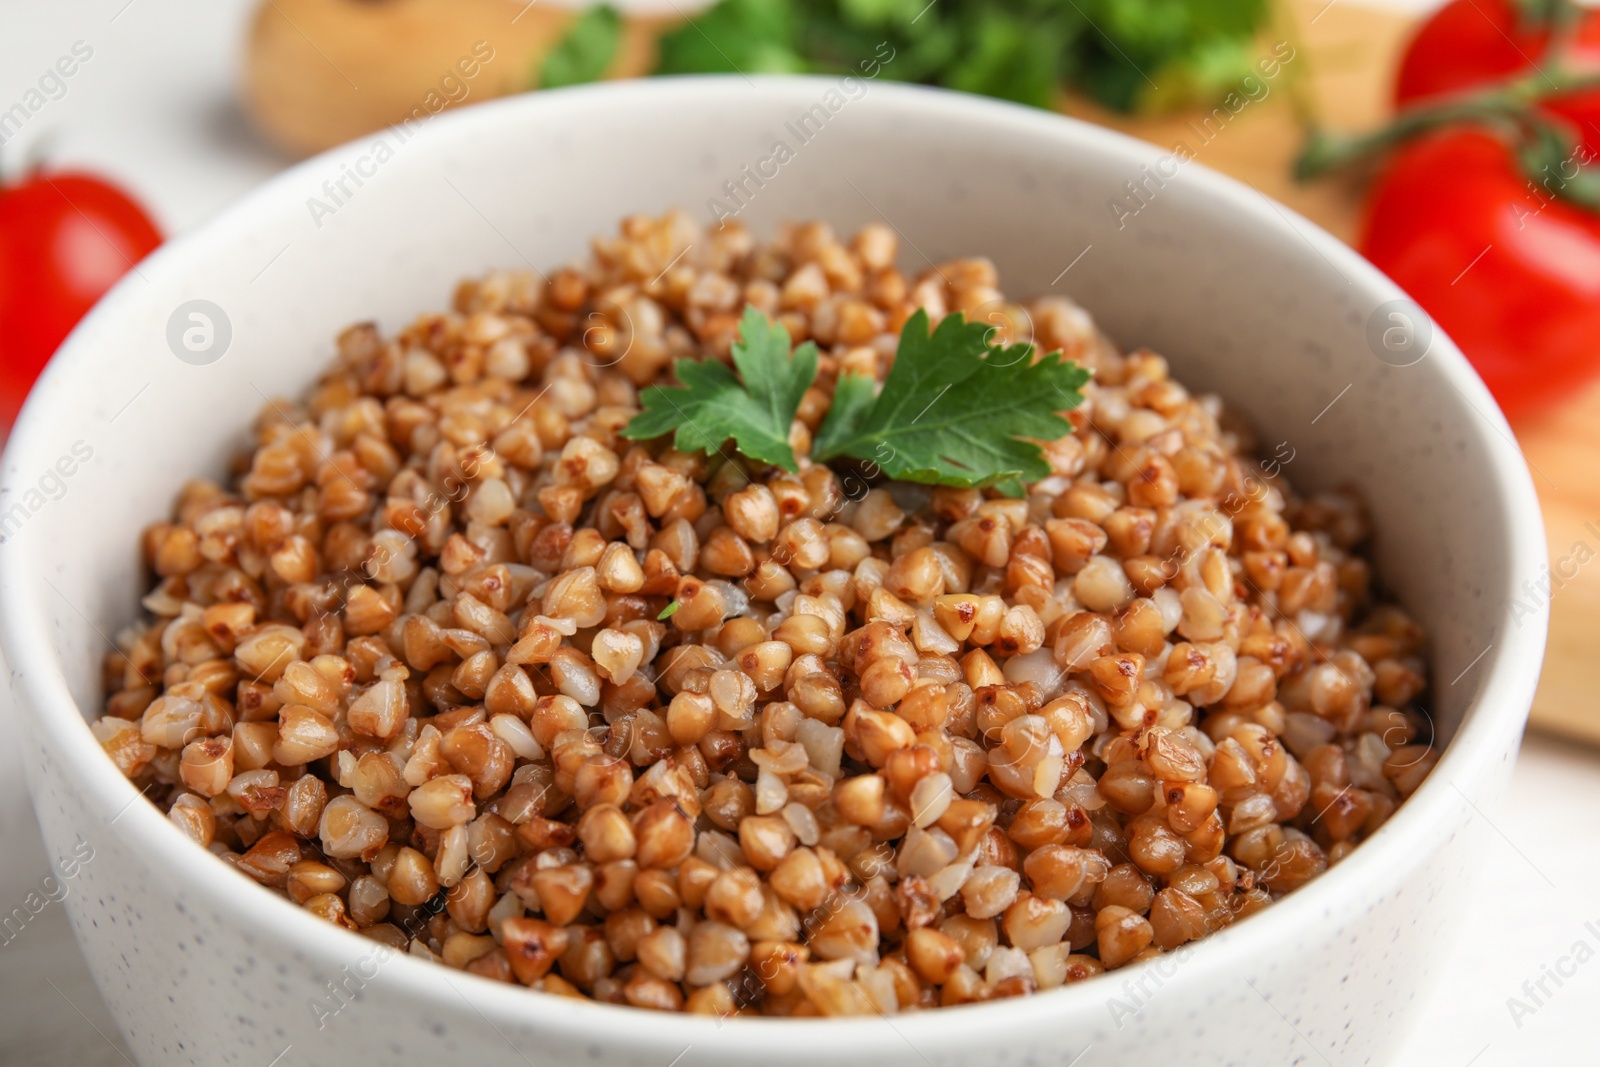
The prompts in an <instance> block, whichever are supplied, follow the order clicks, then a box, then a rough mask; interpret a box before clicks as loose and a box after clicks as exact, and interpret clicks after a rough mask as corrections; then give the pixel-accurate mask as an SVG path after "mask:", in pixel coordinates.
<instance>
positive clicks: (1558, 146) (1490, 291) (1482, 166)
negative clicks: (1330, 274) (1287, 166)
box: [1297, 0, 1600, 419]
mask: <svg viewBox="0 0 1600 1067" xmlns="http://www.w3.org/2000/svg"><path fill="white" fill-rule="evenodd" d="M1395 99H1396V102H1397V104H1399V105H1400V111H1399V113H1398V114H1397V116H1396V117H1395V119H1394V120H1393V122H1392V123H1391V124H1390V125H1389V126H1388V127H1386V128H1384V129H1381V130H1379V131H1377V132H1375V133H1372V134H1368V135H1366V136H1363V137H1356V138H1340V137H1336V136H1332V135H1328V134H1326V133H1321V132H1314V133H1313V135H1312V137H1311V140H1310V142H1309V143H1308V145H1307V147H1306V151H1305V152H1304V153H1303V154H1302V156H1301V158H1300V160H1299V163H1298V164H1297V171H1298V173H1299V174H1301V175H1302V176H1314V175H1316V174H1319V173H1322V172H1324V171H1326V170H1329V169H1331V168H1333V167H1337V166H1340V165H1343V164H1345V163H1349V162H1352V161H1354V160H1357V159H1361V158H1365V157H1368V156H1372V155H1376V154H1379V153H1383V152H1388V153H1390V158H1389V159H1388V162H1387V164H1386V165H1385V167H1384V168H1383V170H1382V171H1381V172H1380V174H1379V176H1378V178H1377V180H1376V182H1375V183H1374V185H1373V187H1372V190H1371V192H1370V194H1369V197H1368V202H1367V211H1366V216H1365V222H1364V225H1363V228H1362V232H1361V235H1360V238H1359V248H1360V250H1361V252H1362V253H1363V254H1364V255H1365V256H1366V257H1367V258H1368V259H1370V260H1371V261H1372V262H1373V263H1374V264H1375V265H1376V266H1378V267H1379V268H1380V269H1381V270H1383V271H1384V272H1385V273H1387V274H1388V275H1389V276H1390V277H1391V278H1393V279H1394V280H1395V281H1396V282H1397V283H1398V284H1399V285H1400V286H1401V287H1402V288H1403V289H1405V290H1406V292H1407V293H1409V294H1410V295H1411V297H1412V299H1414V300H1415V301H1416V302H1417V303H1418V304H1419V305H1420V306H1421V307H1422V308H1423V309H1424V310H1425V311H1427V312H1428V314H1429V315H1430V316H1431V317H1432V318H1433V319H1434V321H1435V322H1437V323H1438V324H1439V326H1440V327H1442V328H1443V329H1444V330H1445V331H1446V332H1447V333H1448V334H1449V335H1450V336H1451V337H1452V338H1453V339H1454V340H1455V342H1456V343H1457V344H1458V345H1459V346H1460V347H1461V350H1462V352H1464V353H1465V354H1466V356H1467V358H1468V359H1469V360H1471V361H1472V364H1473V366H1474V367H1475V368H1476V369H1477V371H1478V373H1479V374H1480V375H1481V376H1482V377H1483V379H1484V382H1485V384H1487V385H1488V386H1489V389H1490V391H1491V392H1492V393H1494V396H1495V398H1496V399H1497V400H1498V401H1499V403H1500V406H1501V407H1502V408H1503V409H1504V410H1505V411H1506V413H1507V415H1508V416H1510V417H1512V418H1514V419H1515V418H1521V417H1525V416H1527V415H1529V414H1532V413H1535V412H1537V411H1539V410H1541V409H1544V408H1546V407H1548V406H1550V405H1552V404H1553V403H1555V402H1556V401H1558V400H1559V399H1561V398H1563V397H1565V396H1568V395H1570V394H1571V393H1572V392H1573V391H1574V389H1575V388H1576V387H1578V386H1580V385H1582V384H1584V383H1585V382H1587V381H1588V380H1589V379H1591V378H1593V377H1595V376H1596V375H1597V374H1600V170H1596V168H1595V166H1594V165H1595V164H1596V163H1600V12H1597V11H1592V10H1590V9H1587V8H1583V7H1580V6H1579V5H1577V4H1576V3H1574V2H1572V0H1453V2H1451V3H1449V4H1447V5H1445V7H1443V8H1441V9H1440V10H1439V11H1438V12H1436V13H1435V14H1434V15H1433V16H1432V17H1431V18H1429V19H1428V20H1427V21H1426V22H1425V23H1424V24H1423V25H1422V26H1421V28H1420V29H1419V30H1418V31H1417V33H1416V35H1415V36H1414V37H1413V39H1412V41H1411V43H1410V44H1409V46H1408V47H1407V49H1406V51H1405V54H1404V56H1403V58H1402V61H1401V64H1400V69H1399V72H1398V76H1397V80H1396V87H1395Z"/></svg>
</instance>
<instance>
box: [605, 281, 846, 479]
mask: <svg viewBox="0 0 1600 1067" xmlns="http://www.w3.org/2000/svg"><path fill="white" fill-rule="evenodd" d="M733 365H734V366H735V367H736V368H738V371H739V375H738V377H735V376H734V373H733V371H731V370H729V369H728V367H727V366H726V365H725V364H723V363H719V362H718V361H716V360H714V359H708V360H692V359H680V360H678V361H677V363H675V364H674V365H673V373H674V374H675V375H676V376H677V378H678V381H680V382H682V383H683V384H682V385H681V386H665V385H656V386H651V387H650V388H649V389H646V390H645V391H644V392H643V393H641V394H639V400H640V402H641V403H642V405H643V408H644V410H643V411H641V412H639V414H637V415H635V416H634V417H633V419H632V421H630V422H629V423H628V425H627V426H626V427H624V428H623V430H622V435H623V436H624V437H627V438H630V439H632V440H635V441H638V440H648V439H649V438H652V437H661V436H664V435H666V434H668V433H672V434H674V435H675V436H674V438H673V444H674V446H675V447H677V448H679V449H682V450H683V451H685V452H716V451H718V450H720V449H721V448H722V444H723V442H724V441H727V440H729V439H730V438H731V439H732V440H733V442H734V443H735V444H736V445H737V446H738V449H739V451H740V452H742V453H743V454H744V455H746V456H749V457H750V458H752V459H755V460H759V461H761V462H762V463H770V464H772V465H773V466H776V467H782V468H783V469H784V470H787V471H790V472H793V473H799V471H800V465H799V464H798V463H797V462H795V458H794V451H793V449H791V448H790V447H789V427H790V426H791V425H792V424H793V422H794V415H795V412H796V411H798V410H799V409H800V398H801V397H803V396H804V395H805V392H806V389H807V388H809V387H810V385H811V382H812V380H813V379H815V378H816V376H817V346H816V345H814V344H812V343H811V342H810V341H807V342H806V343H805V344H803V345H801V346H800V347H799V348H796V349H794V351H793V353H791V352H790V350H789V331H788V330H786V329H784V328H783V327H782V326H781V325H777V324H774V323H772V322H770V321H768V319H767V317H766V316H765V315H763V314H761V312H759V311H757V310H756V309H755V308H753V307H747V308H745V311H744V318H743V319H741V320H740V322H739V340H737V341H735V342H734V344H733ZM741 379H742V384H741Z"/></svg>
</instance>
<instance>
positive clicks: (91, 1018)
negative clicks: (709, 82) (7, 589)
mask: <svg viewBox="0 0 1600 1067" xmlns="http://www.w3.org/2000/svg"><path fill="white" fill-rule="evenodd" d="M1389 2H1390V3H1391V4H1392V6H1399V7H1406V8H1413V9H1420V8H1426V7H1429V6H1431V0H1389ZM622 6H656V7H659V6H661V5H660V4H659V3H656V2H655V0H636V2H635V3H634V4H633V5H629V4H624V5H622ZM252 7H253V3H252V0H187V2H184V0H73V2H60V0H55V2H47V0H0V110H4V109H5V108H6V107H9V106H10V104H11V103H13V102H15V101H16V100H18V99H20V98H21V96H22V94H23V93H24V92H25V91H26V90H27V89H28V88H29V87H30V86H31V85H32V84H34V82H35V81H36V80H37V78H38V76H39V74H40V73H42V72H43V71H44V70H45V69H46V67H48V66H49V65H51V64H52V63H53V62H54V61H55V59H56V57H57V56H60V55H62V54H63V53H65V52H67V51H68V50H69V49H70V48H71V47H72V45H73V43H74V42H76V41H80V40H81V41H85V42H87V43H88V44H89V45H90V46H91V47H93V48H94V56H93V59H92V61H90V62H89V63H86V64H85V65H84V66H83V68H82V70H80V71H79V72H78V74H77V75H76V76H75V77H74V78H73V79H72V80H71V82H70V83H69V90H68V92H67V94H66V96H64V97H63V98H62V99H60V100H56V101H52V102H51V103H50V104H49V105H48V106H47V107H46V108H45V109H44V110H43V111H41V112H40V113H39V114H38V115H36V116H35V117H34V118H33V119H32V120H31V121H30V123H29V124H28V126H27V127H25V128H24V130H23V131H22V135H21V136H19V137H17V138H16V139H15V140H14V141H13V142H12V143H11V144H8V145H7V146H6V148H5V153H6V155H7V157H9V158H10V159H11V160H12V162H11V163H10V164H9V165H10V166H14V165H15V162H14V160H15V157H16V156H17V155H19V154H25V153H26V152H27V151H28V149H29V147H30V145H32V144H33V143H34V142H35V141H36V140H37V139H39V138H40V137H42V136H48V137H49V138H50V140H49V143H48V149H49V153H48V154H49V157H50V159H51V160H52V161H53V162H55V163H57V164H61V165H68V164H81V165H85V166H88V167H91V168H96V169H100V170H103V171H104V172H106V173H108V174H112V175H115V176H116V178H117V180H118V181H119V182H121V183H122V184H123V185H124V186H125V187H127V188H128V189H130V190H131V191H132V192H133V193H134V194H135V195H136V196H138V197H139V198H140V199H141V200H142V202H144V203H145V204H146V205H148V206H149V207H150V209H151V210H152V211H153V213H154V214H155V216H156V217H157V219H158V221H159V222H160V224H161V226H162V227H163V229H164V230H165V232H167V233H169V234H170V233H175V232H179V231H181V230H183V229H185V228H188V227H191V226H193V225H195V224H196V223H197V222H199V221H201V220H203V219H204V218H206V217H207V216H209V215H210V214H212V213H213V212H215V211H216V210H217V209H219V208H221V207H222V206H224V205H226V204H228V203H229V202H231V201H232V200H234V199H235V198H237V197H238V196H239V195H240V194H242V193H244V192H245V191H246V190H248V189H250V188H251V187H252V186H254V185H255V184H256V183H258V182H260V181H261V180H263V179H264V178H266V177H268V176H270V175H271V174H273V173H274V172H275V171H277V170H278V169H280V168H281V167H283V166H285V165H286V164H287V163H288V162H289V161H288V160H286V159H284V158H282V157H281V156H279V155H278V154H276V153H275V152H274V151H273V150H272V149H270V148H268V147H266V146H264V145H263V144H262V143H261V142H259V141H258V140H256V139H255V137H254V136H253V135H252V134H251V132H250V130H249V129H248V127H247V126H246V124H245V122H244V120H243V117H242V116H241V115H240V114H239V111H238V106H237V104H236V103H235V97H234V92H233V86H234V80H235V77H236V71H237V66H238V52H239V48H240V43H239V42H240V41H241V38H242V33H243V28H244V23H245V19H246V17H247V15H248V13H249V11H250V10H251V8H252ZM6 165H8V164H7V163H6V161H5V160H0V166H6ZM3 703H4V698H3V697H0V704H3ZM8 714H9V712H8V711H6V710H5V709H4V708H3V707H0V736H4V717H5V716H6V715H8ZM21 770H22V769H21V767H20V765H18V763H17V756H16V754H15V753H14V752H13V751H12V750H10V749H9V748H3V747H0V913H4V912H8V911H10V910H11V908H12V907H13V906H15V905H16V904H18V903H20V902H21V901H22V899H23V898H24V897H25V896H26V895H27V894H28V892H30V891H31V890H33V889H35V888H36V887H37V886H38V885H39V882H40V879H41V878H43V877H44V876H45V875H46V873H48V865H47V860H46V858H45V854H44V849H43V846H42V844H41V843H40V841H39V837H38V832H37V830H36V828H35V826H34V823H33V817H32V813H31V811H30V810H29V808H28V803H27V798H26V795H25V793H24V791H23V789H22V785H21ZM1485 815H1486V817H1487V818H1489V819H1492V820H1493V823H1494V827H1495V829H1496V831H1498V832H1497V833H1496V834H1495V835H1493V837H1492V845H1491V846H1490V848H1489V850H1488V852H1487V853H1486V854H1485V855H1484V857H1483V862H1482V864H1481V870H1480V873H1479V876H1478V882H1477V884H1476V889H1475V896H1474V902H1473V904H1472V911H1471V915H1470V917H1469V918H1468V920H1467V921H1466V922H1465V923H1463V924H1462V927H1461V929H1462V936H1461V939H1460V941H1459V943H1458V944H1457V945H1456V946H1455V947H1454V948H1453V949H1452V950H1451V956H1452V958H1451V959H1450V960H1449V961H1447V965H1446V966H1445V967H1444V968H1443V969H1442V973H1443V974H1444V978H1443V979H1442V981H1441V982H1440V983H1439V984H1438V986H1437V987H1435V988H1433V989H1431V990H1426V991H1424V993H1423V995H1422V996H1421V998H1420V999H1419V1006H1418V1008H1417V1009H1416V1011H1417V1017H1416V1026H1415V1031H1414V1034H1413V1036H1412V1038H1411V1039H1410V1041H1409V1043H1408V1044H1407V1045H1406V1046H1405V1047H1404V1048H1403V1049H1400V1050H1397V1055H1396V1057H1395V1059H1394V1061H1393V1062H1394V1063H1396V1064H1404V1065H1411V1064H1425V1065H1430V1067H1431V1065H1439V1067H1469V1065H1470V1067H1516V1065H1523V1064H1531V1063H1550V1064H1555V1063H1593V1062H1600V1050H1597V1043H1600V1042H1597V1039H1600V1022H1597V1012H1596V1007H1597V1006H1600V958H1597V959H1591V960H1589V961H1588V962H1587V963H1585V964H1583V965H1581V966H1579V967H1578V969H1577V972H1576V974H1575V975H1574V976H1573V977H1570V978H1567V979H1565V980H1564V984H1562V985H1561V987H1560V988H1559V989H1557V988H1556V987H1555V985H1554V983H1551V982H1548V981H1547V986H1546V988H1547V989H1549V990H1551V991H1552V992H1553V993H1554V995H1553V996H1551V997H1549V998H1548V999H1544V1003H1543V1004H1542V1005H1540V1006H1538V1007H1537V1009H1536V1010H1535V1011H1533V1012H1532V1013H1523V1014H1522V1015H1521V1017H1520V1018H1517V1017H1514V1016H1513V1014H1512V1010H1511V1005H1510V1003H1509V1002H1510V999H1511V998H1513V997H1516V998H1524V997H1525V994H1524V992H1523V983H1524V982H1527V981H1530V980H1531V981H1534V982H1537V981H1538V980H1539V979H1540V977H1541V975H1542V974H1543V973H1544V969H1545V968H1546V967H1549V966H1553V965H1555V964H1556V963H1557V961H1558V960H1560V959H1561V958H1562V957H1564V956H1566V955H1568V954H1569V953H1572V952H1573V951H1574V948H1575V946H1576V943H1577V942H1579V941H1584V942H1587V945H1588V948H1589V954H1590V955H1592V954H1593V953H1594V951H1595V950H1600V894H1596V893H1595V887H1596V886H1600V753H1596V752H1595V751H1593V750H1585V749H1582V748H1577V747H1575V746H1571V745H1566V744H1561V743H1558V742H1555V741H1551V740H1547V739H1544V738H1538V737H1533V738H1530V739H1529V740H1528V741H1527V742H1526V743H1525V745H1524V748H1523V752H1522V755H1521V757H1520V758H1519V760H1518V762H1517V765H1516V771H1515V778H1514V781H1513V784H1512V788H1511V792H1510V795H1509V796H1508V798H1507V799H1506V801H1505V803H1504V805H1503V806H1502V807H1500V808H1499V809H1497V810H1493V811H1489V812H1486V813H1485ZM1586 924H1593V928H1586ZM1569 969H1570V968H1569ZM1530 1003H1531V1002H1530ZM125 1063H131V1060H129V1059H128V1058H127V1056H126V1052H125V1050H124V1049H123V1048H122V1047H121V1045H120V1043H119V1041H118V1038H117V1036H116V1030H115V1026H114V1024H113V1023H112V1022H111V1019H110V1016H109V1014H108V1013H107V1011H106V1009H105V1007H104V1005H103V1004H102V1003H101V1002H100V999H99V996H98V994H97V993H96V992H95V988H94V984H93V982H92V980H91V979H90V977H89V974H88V971H87V969H86V968H85V966H84V964H83V962H82V959H81V958H80V956H79V955H78V951H77V947H76V945H75V944H74V943H73V940H72V936H71V933H70V931H69V930H68V928H67V923H66V918H65V915H64V913H63V911H62V908H61V906H60V905H50V906H49V907H47V908H46V909H45V910H44V911H43V912H41V913H40V914H39V916H38V917H37V918H36V919H35V920H34V921H33V922H31V923H30V924H29V925H28V926H27V927H26V928H25V929H24V930H23V931H22V933H21V935H20V936H18V937H16V938H15V939H14V940H12V941H11V942H9V943H7V944H4V945H0V1065H12V1064H17V1065H39V1067H53V1065H73V1067H102V1065H105V1067H109V1065H113V1064H125ZM284 1067H291V1065H289V1064H285V1065H284ZM1083 1067H1097V1065H1095V1064H1093V1063H1091V1062H1086V1063H1085V1064H1084V1065H1083ZM1338 1067H1344V1065H1338Z"/></svg>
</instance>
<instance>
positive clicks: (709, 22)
mask: <svg viewBox="0 0 1600 1067" xmlns="http://www.w3.org/2000/svg"><path fill="white" fill-rule="evenodd" d="M796 34H797V29H796V25H795V16H794V11H793V9H792V7H791V6H790V3H789V0H722V2H721V3H719V4H717V5H716V6H714V7H712V8H710V9H709V10H706V11H703V12H700V13H698V14H696V15H694V16H693V17H692V18H690V19H689V21H687V22H686V23H684V24H683V25H682V26H679V27H677V28H676V29H673V30H670V31H668V32H667V33H665V34H663V35H662V36H661V41H660V58H659V59H658V60H657V63H656V73H657V74H798V73H803V72H805V71H808V70H810V69H811V65H810V64H809V63H808V62H807V61H806V60H805V59H804V58H803V57H802V56H801V55H800V54H799V53H798V52H796V51H795V39H796Z"/></svg>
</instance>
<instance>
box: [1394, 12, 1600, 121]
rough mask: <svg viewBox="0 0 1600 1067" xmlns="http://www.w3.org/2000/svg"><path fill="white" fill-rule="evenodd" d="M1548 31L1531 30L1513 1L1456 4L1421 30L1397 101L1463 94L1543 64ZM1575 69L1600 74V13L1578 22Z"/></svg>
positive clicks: (1398, 83)
mask: <svg viewBox="0 0 1600 1067" xmlns="http://www.w3.org/2000/svg"><path fill="white" fill-rule="evenodd" d="M1549 47H1550V29H1549V27H1548V26H1543V27H1541V26H1537V25H1531V24H1530V22H1529V20H1528V19H1526V18H1524V17H1523V15H1522V13H1521V12H1520V11H1519V10H1518V9H1517V6H1516V4H1515V3H1513V2H1512V0H1451V2H1450V3H1448V4H1446V5H1445V6H1444V7H1442V8H1440V9H1439V10H1438V11H1436V12H1434V14H1433V16H1432V17H1431V18H1429V19H1428V20H1427V21H1425V22H1424V23H1423V24H1422V26H1421V27H1420V28H1419V29H1418V30H1417V33H1416V35H1415V36H1414V37H1412V38H1411V43H1410V44H1409V45H1407V46H1406V50H1405V54H1404V55H1403V56H1402V57H1401V59H1400V71H1399V75H1398V77H1397V78H1396V79H1395V92H1394V102H1395V103H1396V104H1397V105H1402V106H1403V105H1405V104H1409V103H1412V102H1414V101H1417V100H1420V99H1422V98H1423V97H1428V96H1438V95H1441V94H1444V93H1454V92H1460V91H1461V90H1463V89H1473V88H1479V87H1482V86H1484V85H1486V84H1488V83H1490V82H1496V81H1502V80H1504V79H1505V78H1508V77H1513V76H1515V75H1518V74H1524V73H1526V72H1528V71H1529V70H1532V69H1533V65H1534V64H1535V63H1538V64H1540V65H1543V63H1544V56H1545V52H1546V50H1547V49H1548V48H1549ZM1566 63H1567V66H1568V68H1569V69H1573V70H1594V69H1600V11H1596V10H1586V11H1584V12H1583V13H1582V14H1581V16H1580V17H1579V20H1578V25H1577V30H1576V32H1575V33H1574V34H1573V37H1572V40H1571V42H1570V44H1569V50H1568V52H1567V55H1566Z"/></svg>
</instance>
